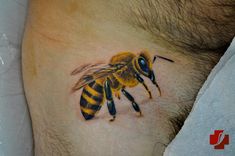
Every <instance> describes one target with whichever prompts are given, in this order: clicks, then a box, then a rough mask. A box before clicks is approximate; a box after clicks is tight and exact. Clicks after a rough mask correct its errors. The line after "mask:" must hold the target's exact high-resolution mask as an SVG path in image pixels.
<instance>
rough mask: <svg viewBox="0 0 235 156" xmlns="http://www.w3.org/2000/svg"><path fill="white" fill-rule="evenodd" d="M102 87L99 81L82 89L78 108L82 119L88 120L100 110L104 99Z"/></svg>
mask: <svg viewBox="0 0 235 156" xmlns="http://www.w3.org/2000/svg"><path fill="white" fill-rule="evenodd" d="M103 92H104V91H103V86H102V84H101V83H100V82H99V81H94V82H92V83H90V84H88V85H86V86H85V87H84V88H83V91H82V95H81V99H80V108H81V112H82V115H83V117H84V118H85V119H86V120H90V119H92V118H93V117H94V116H95V113H96V112H98V111H99V110H100V108H101V105H102V103H103V99H104V93H103Z"/></svg>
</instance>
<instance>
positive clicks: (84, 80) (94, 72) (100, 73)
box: [72, 62, 127, 92]
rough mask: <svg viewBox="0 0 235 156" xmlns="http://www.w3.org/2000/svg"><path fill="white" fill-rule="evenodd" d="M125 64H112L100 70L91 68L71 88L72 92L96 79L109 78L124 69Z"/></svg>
mask: <svg viewBox="0 0 235 156" xmlns="http://www.w3.org/2000/svg"><path fill="white" fill-rule="evenodd" d="M126 65H127V63H125V62H121V63H117V64H112V65H110V64H109V65H105V66H103V67H100V68H91V69H89V70H87V72H86V73H85V74H84V75H83V76H82V77H81V78H80V79H79V80H78V81H77V83H76V84H75V85H74V87H73V88H72V92H75V91H77V90H79V89H81V88H82V87H84V86H85V85H87V84H89V83H91V82H93V81H95V80H96V79H99V78H104V77H107V76H109V75H110V74H112V73H115V72H116V71H118V70H120V69H122V68H123V67H125V66H126Z"/></svg>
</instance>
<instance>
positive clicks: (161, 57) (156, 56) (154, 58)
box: [153, 55, 175, 63]
mask: <svg viewBox="0 0 235 156" xmlns="http://www.w3.org/2000/svg"><path fill="white" fill-rule="evenodd" d="M156 58H160V59H163V60H166V61H169V62H172V63H174V62H175V61H173V60H171V59H168V58H166V57H163V56H159V55H155V56H154V57H153V63H154V62H155V60H156Z"/></svg>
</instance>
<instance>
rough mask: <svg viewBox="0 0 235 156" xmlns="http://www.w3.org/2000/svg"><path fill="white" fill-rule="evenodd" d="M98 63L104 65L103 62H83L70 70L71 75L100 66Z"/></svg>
mask: <svg viewBox="0 0 235 156" xmlns="http://www.w3.org/2000/svg"><path fill="white" fill-rule="evenodd" d="M100 65H104V63H96V64H91V63H88V64H84V65H82V66H80V67H78V68H76V69H74V70H73V71H72V72H71V75H76V74H79V73H81V72H83V71H85V70H87V69H89V68H93V67H97V66H100Z"/></svg>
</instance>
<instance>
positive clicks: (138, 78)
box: [135, 73, 152, 99]
mask: <svg viewBox="0 0 235 156" xmlns="http://www.w3.org/2000/svg"><path fill="white" fill-rule="evenodd" d="M135 77H136V79H137V80H138V81H139V82H140V83H141V84H142V85H143V86H144V88H145V90H146V91H147V92H148V94H149V98H150V99H152V93H151V91H150V90H149V88H148V86H147V85H146V84H145V83H144V79H143V78H142V77H140V75H139V74H137V73H136V74H135Z"/></svg>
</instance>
